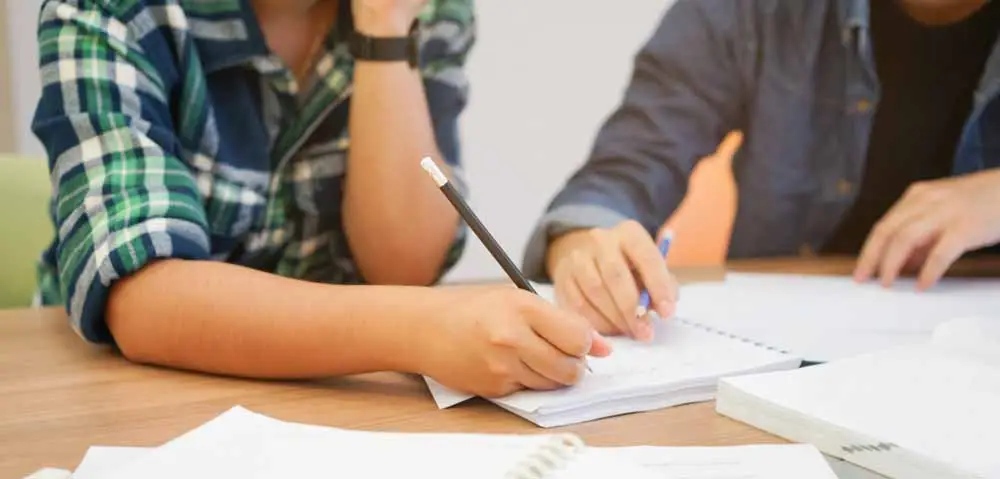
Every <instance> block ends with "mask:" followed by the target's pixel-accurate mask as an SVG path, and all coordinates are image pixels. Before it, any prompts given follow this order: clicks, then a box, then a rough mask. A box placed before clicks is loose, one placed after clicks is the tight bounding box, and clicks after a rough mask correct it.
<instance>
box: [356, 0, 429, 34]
mask: <svg viewBox="0 0 1000 479" xmlns="http://www.w3.org/2000/svg"><path fill="white" fill-rule="evenodd" d="M427 1H428V0H351V10H352V12H353V14H354V26H355V28H356V29H357V30H358V31H359V32H361V33H363V34H366V35H375V36H393V37H398V36H405V35H406V34H407V33H409V31H410V25H411V24H413V20H415V19H416V18H417V15H418V14H420V10H421V9H422V8H423V7H424V5H426V4H427Z"/></svg>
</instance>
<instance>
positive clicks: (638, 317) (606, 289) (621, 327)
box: [546, 221, 678, 341]
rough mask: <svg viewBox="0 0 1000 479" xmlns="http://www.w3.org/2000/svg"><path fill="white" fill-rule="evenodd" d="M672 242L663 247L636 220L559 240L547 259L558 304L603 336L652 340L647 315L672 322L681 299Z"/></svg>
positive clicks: (568, 234)
mask: <svg viewBox="0 0 1000 479" xmlns="http://www.w3.org/2000/svg"><path fill="white" fill-rule="evenodd" d="M670 240H671V235H669V234H668V235H667V236H666V237H665V238H664V240H663V241H662V242H661V244H660V245H659V247H657V245H656V243H655V242H654V241H653V239H652V237H650V235H649V233H648V232H647V231H646V230H645V228H643V227H642V226H641V225H640V224H638V223H636V222H633V221H627V222H624V223H621V224H619V225H618V226H616V227H614V228H611V229H585V230H577V231H572V232H569V233H566V234H564V235H562V236H559V237H558V238H556V239H555V240H554V241H553V242H552V244H551V245H550V247H549V253H548V256H547V258H546V267H547V269H548V273H549V277H550V278H552V280H553V283H554V285H555V291H556V299H557V302H558V303H559V304H560V305H561V306H563V307H566V308H569V309H571V310H573V311H576V312H578V313H580V314H582V315H583V316H584V317H586V318H587V319H588V320H590V322H591V323H592V324H593V325H594V326H595V327H596V328H597V330H598V331H599V332H600V333H601V334H624V335H628V336H631V337H632V338H634V339H637V340H640V341H648V340H651V339H652V337H653V328H652V324H651V323H650V315H649V314H647V313H648V312H652V311H655V312H656V313H657V314H658V315H659V316H660V317H661V318H664V319H666V318H669V317H670V316H672V315H673V312H674V308H675V305H676V301H677V295H678V284H677V280H676V279H675V278H674V276H673V275H671V274H670V272H669V271H668V270H667V264H666V260H665V256H666V254H667V248H668V247H669V244H670Z"/></svg>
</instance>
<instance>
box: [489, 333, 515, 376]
mask: <svg viewBox="0 0 1000 479" xmlns="http://www.w3.org/2000/svg"><path fill="white" fill-rule="evenodd" d="M489 342H490V344H492V345H493V346H499V347H502V348H512V347H515V346H516V345H517V335H516V334H514V331H512V330H511V329H510V328H506V327H500V328H495V329H493V330H491V331H490V334H489ZM491 370H492V367H491Z"/></svg>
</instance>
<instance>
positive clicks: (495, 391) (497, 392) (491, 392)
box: [483, 381, 517, 398]
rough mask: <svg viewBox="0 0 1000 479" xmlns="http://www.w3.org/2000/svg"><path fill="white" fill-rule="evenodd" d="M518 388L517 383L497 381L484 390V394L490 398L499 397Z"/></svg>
mask: <svg viewBox="0 0 1000 479" xmlns="http://www.w3.org/2000/svg"><path fill="white" fill-rule="evenodd" d="M516 390H517V386H516V384H513V383H511V382H509V381H497V382H495V383H493V384H490V385H489V386H487V387H486V389H485V390H484V391H483V394H484V395H485V396H486V397H488V398H499V397H504V396H507V395H508V394H511V393H513V392H514V391H516Z"/></svg>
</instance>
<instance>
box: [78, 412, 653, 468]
mask: <svg viewBox="0 0 1000 479" xmlns="http://www.w3.org/2000/svg"><path fill="white" fill-rule="evenodd" d="M99 451H100V453H99V454H97V456H100V457H99V459H95V460H92V461H91V462H90V463H89V465H88V466H87V467H88V469H87V470H82V471H81V470H78V471H77V473H76V474H75V475H74V479H96V478H98V477H99V478H101V479H135V478H143V479H168V478H169V479H176V478H179V477H184V478H188V479H217V478H220V477H239V478H241V479H279V478H280V479H287V478H292V479H303V478H317V479H319V478H324V479H325V478H331V477H349V478H358V479H362V478H389V477H434V478H435V479H450V478H453V479H468V478H471V477H475V478H484V479H489V478H496V479H591V478H593V479H598V478H602V479H603V478H608V477H617V476H619V475H624V476H625V477H635V478H637V479H654V478H655V476H653V475H650V474H649V473H648V472H647V471H645V470H643V469H642V468H640V467H639V466H637V465H634V464H632V463H629V462H627V461H621V460H619V459H617V458H614V457H608V456H601V455H595V454H591V453H590V448H588V447H587V446H586V445H585V444H584V443H583V441H581V440H580V439H579V438H578V437H576V436H574V435H570V434H554V435H527V436H517V435H496V436H493V435H477V434H433V433H424V434H407V433H382V432H366V431H354V430H344V429H336V428H330V427H323V426H313V425H306V424H297V423H290V422H284V421H279V420H276V419H272V418H269V417H266V416H263V415H260V414H257V413H254V412H251V411H248V410H246V409H243V408H241V407H236V408H233V409H231V410H229V411H227V412H226V413H224V414H222V415H220V416H219V417H217V418H215V419H213V420H211V421H209V422H207V423H206V424H204V425H202V426H201V427H198V428H196V429H195V430H193V431H190V432H188V433H186V434H184V435H182V436H180V437H178V438H176V439H174V440H172V441H170V442H167V443H166V444H164V445H162V446H160V447H157V448H152V449H148V450H146V451H141V452H140V451H138V450H135V449H115V450H99ZM112 455H113V456H119V457H121V462H120V463H118V464H112V463H111V462H109V459H110V456H112ZM87 464H88V463H87V461H86V460H85V461H84V462H83V463H81V468H80V469H83V466H85V465H87Z"/></svg>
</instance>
